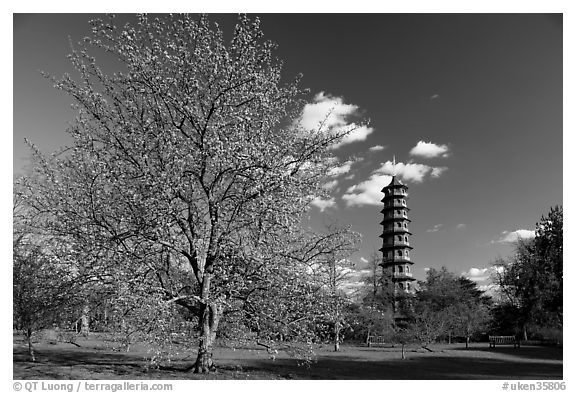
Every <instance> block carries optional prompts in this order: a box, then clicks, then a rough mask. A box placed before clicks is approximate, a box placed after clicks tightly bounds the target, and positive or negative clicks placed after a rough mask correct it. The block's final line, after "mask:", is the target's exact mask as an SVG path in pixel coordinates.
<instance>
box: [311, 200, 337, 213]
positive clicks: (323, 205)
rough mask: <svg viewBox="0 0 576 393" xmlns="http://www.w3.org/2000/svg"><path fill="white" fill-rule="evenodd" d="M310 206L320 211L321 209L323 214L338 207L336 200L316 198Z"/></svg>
mask: <svg viewBox="0 0 576 393" xmlns="http://www.w3.org/2000/svg"><path fill="white" fill-rule="evenodd" d="M310 204H311V205H313V206H316V207H317V208H318V209H320V211H321V212H323V211H324V210H326V209H327V208H329V207H334V206H336V200H335V199H334V198H330V199H322V198H320V197H316V198H314V199H313V200H312V202H310Z"/></svg>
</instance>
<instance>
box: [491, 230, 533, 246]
mask: <svg viewBox="0 0 576 393" xmlns="http://www.w3.org/2000/svg"><path fill="white" fill-rule="evenodd" d="M534 236H536V232H535V231H530V230H527V229H518V230H516V231H514V232H508V231H504V232H502V237H501V238H500V240H498V241H497V243H516V242H517V241H519V240H524V239H532V238H533V237H534Z"/></svg>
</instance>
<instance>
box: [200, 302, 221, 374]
mask: <svg viewBox="0 0 576 393" xmlns="http://www.w3.org/2000/svg"><path fill="white" fill-rule="evenodd" d="M221 315H222V310H221V307H219V306H218V305H217V304H215V303H211V304H208V305H203V306H202V317H201V320H200V327H201V330H200V343H199V345H198V356H197V357H196V363H194V373H208V372H210V371H214V369H215V366H214V361H213V360H212V352H213V345H214V340H215V339H216V332H217V330H218V322H219V321H220V317H221Z"/></svg>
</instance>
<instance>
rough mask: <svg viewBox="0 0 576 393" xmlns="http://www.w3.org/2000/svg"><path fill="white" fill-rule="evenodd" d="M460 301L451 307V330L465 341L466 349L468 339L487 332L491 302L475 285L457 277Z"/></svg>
mask: <svg viewBox="0 0 576 393" xmlns="http://www.w3.org/2000/svg"><path fill="white" fill-rule="evenodd" d="M456 282H457V284H458V286H457V290H458V291H459V292H460V300H459V302H457V303H456V304H455V305H454V306H453V307H452V310H453V318H454V319H453V322H452V326H451V327H452V330H453V331H454V332H455V333H456V334H457V335H459V336H462V337H464V338H465V339H466V349H468V345H469V343H470V339H471V338H472V337H473V336H474V335H475V334H478V333H481V332H484V331H486V330H487V328H488V326H489V324H490V322H491V317H492V316H491V313H490V311H491V306H492V301H491V299H490V298H489V297H487V296H485V295H484V294H483V293H482V291H480V290H479V289H478V288H477V286H476V283H474V282H473V281H471V280H469V279H467V278H465V277H459V278H458V279H457V280H456Z"/></svg>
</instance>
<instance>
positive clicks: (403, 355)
mask: <svg viewBox="0 0 576 393" xmlns="http://www.w3.org/2000/svg"><path fill="white" fill-rule="evenodd" d="M404 347H405V344H402V360H404V359H406V355H405V353H404Z"/></svg>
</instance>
